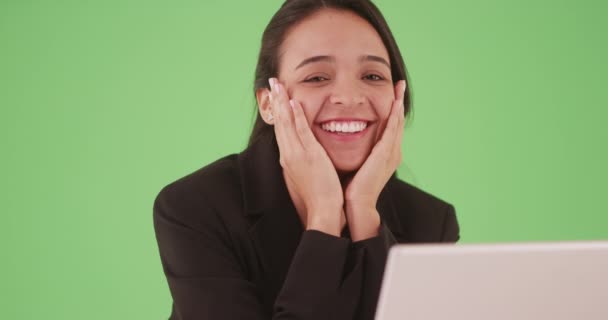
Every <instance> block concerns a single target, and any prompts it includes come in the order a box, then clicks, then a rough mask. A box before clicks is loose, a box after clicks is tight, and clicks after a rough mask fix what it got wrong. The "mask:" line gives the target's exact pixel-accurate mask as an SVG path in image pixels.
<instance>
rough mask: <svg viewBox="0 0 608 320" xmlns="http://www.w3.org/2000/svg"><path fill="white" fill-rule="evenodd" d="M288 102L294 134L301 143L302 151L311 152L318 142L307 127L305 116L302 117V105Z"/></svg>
mask: <svg viewBox="0 0 608 320" xmlns="http://www.w3.org/2000/svg"><path fill="white" fill-rule="evenodd" d="M289 102H290V103H291V106H292V109H293V118H294V122H295V126H296V133H297V134H298V137H299V138H300V141H301V142H302V146H303V147H304V150H311V148H314V147H315V146H316V145H318V144H319V142H318V141H317V139H316V138H315V136H314V134H313V133H312V130H310V126H309V125H308V122H307V121H306V116H305V115H304V110H303V109H302V104H300V103H299V102H298V101H295V100H290V101H289Z"/></svg>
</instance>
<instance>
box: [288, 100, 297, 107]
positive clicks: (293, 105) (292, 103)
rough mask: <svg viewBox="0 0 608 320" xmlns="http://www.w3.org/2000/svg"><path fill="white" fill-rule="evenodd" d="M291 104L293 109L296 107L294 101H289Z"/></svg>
mask: <svg viewBox="0 0 608 320" xmlns="http://www.w3.org/2000/svg"><path fill="white" fill-rule="evenodd" d="M289 104H290V105H291V108H295V107H296V105H295V102H293V100H289Z"/></svg>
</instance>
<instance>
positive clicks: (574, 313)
mask: <svg viewBox="0 0 608 320" xmlns="http://www.w3.org/2000/svg"><path fill="white" fill-rule="evenodd" d="M376 319H382V320H396V319H407V320H418V319H424V320H439V319H441V320H445V319H451V320H453V319H467V320H475V319H483V320H488V319H493V320H501V319H505V320H506V319H509V320H512V319H534V320H539V319H552V320H562V319H563V320H566V319H568V320H571V319H585V320H606V319H608V241H596V242H558V243H528V244H487V245H453V244H447V245H446V244H437V245H434V244H433V245H432V244H427V245H396V246H393V247H392V248H391V251H390V254H389V257H388V260H387V264H386V269H385V273H384V279H383V283H382V289H381V292H380V297H379V301H378V307H377V309H376Z"/></svg>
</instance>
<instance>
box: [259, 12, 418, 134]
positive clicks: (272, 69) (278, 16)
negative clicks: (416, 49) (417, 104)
mask: <svg viewBox="0 0 608 320" xmlns="http://www.w3.org/2000/svg"><path fill="white" fill-rule="evenodd" d="M324 8H333V9H339V10H348V11H352V12H353V13H355V14H357V15H358V16H360V17H362V18H363V19H365V20H366V21H367V22H369V23H370V24H371V25H372V26H373V27H374V29H376V32H378V34H379V35H380V38H381V39H382V42H383V43H384V46H385V47H386V49H387V51H388V55H389V59H390V64H391V76H392V78H393V82H394V83H397V81H399V80H405V81H406V84H407V87H406V89H405V96H404V99H403V104H404V107H405V108H404V110H405V116H407V115H408V114H409V112H410V108H411V106H410V104H411V102H410V99H411V97H410V83H409V81H408V79H407V73H406V70H405V64H404V63H403V58H402V56H401V52H400V51H399V47H398V46H397V43H396V42H395V38H394V37H393V34H392V33H391V30H390V29H389V27H388V24H387V23H386V20H384V17H383V16H382V13H380V11H379V10H378V8H377V7H376V6H375V5H374V4H373V3H372V2H371V1H369V0H287V1H285V3H283V5H282V6H281V8H280V9H279V10H278V11H277V12H276V13H275V14H274V16H273V17H272V19H270V22H269V23H268V26H266V30H264V34H263V35H262V45H261V48H260V55H259V57H258V64H257V67H256V70H255V80H254V95H255V93H256V92H257V91H258V90H259V89H262V88H269V85H268V78H271V77H276V76H277V75H278V74H279V48H280V46H281V44H282V43H283V40H284V38H285V34H286V33H287V31H288V30H289V29H290V28H291V27H292V26H293V25H295V24H296V23H298V22H300V21H301V20H303V19H305V18H307V17H309V16H311V15H312V14H313V13H315V12H317V11H319V10H321V9H324ZM256 114H257V116H256V120H255V123H254V125H253V130H252V132H251V135H250V136H249V145H251V144H252V143H253V142H254V141H256V140H257V139H258V138H260V137H262V136H265V135H268V134H271V135H272V134H274V130H273V129H272V126H270V125H268V124H267V123H266V122H264V120H263V119H262V117H261V116H260V114H259V112H257V108H256Z"/></svg>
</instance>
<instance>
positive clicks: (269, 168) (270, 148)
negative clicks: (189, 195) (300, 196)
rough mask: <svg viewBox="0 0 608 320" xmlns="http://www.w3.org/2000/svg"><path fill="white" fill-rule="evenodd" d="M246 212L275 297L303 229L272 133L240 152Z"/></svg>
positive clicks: (267, 294) (266, 293) (268, 283)
mask: <svg viewBox="0 0 608 320" xmlns="http://www.w3.org/2000/svg"><path fill="white" fill-rule="evenodd" d="M238 162H239V170H240V176H241V184H242V187H243V194H244V204H245V215H246V216H247V217H248V218H250V220H251V228H250V230H249V234H250V235H251V239H252V241H253V243H254V246H255V248H256V250H257V253H258V257H259V258H260V261H261V264H262V268H263V270H264V274H265V279H264V280H263V281H265V283H266V284H267V285H268V286H269V288H271V290H270V291H269V292H264V295H266V296H265V298H268V299H270V298H274V297H275V296H276V295H277V294H278V292H279V290H280V289H281V287H282V284H283V282H284V280H285V277H286V275H287V270H288V269H289V265H290V263H291V260H292V258H293V254H294V253H295V251H296V249H297V246H298V244H299V242H300V238H301V236H302V232H303V226H302V223H301V221H300V218H299V216H298V214H297V211H296V209H295V207H294V206H293V203H292V201H291V197H290V196H289V192H288V191H287V186H286V185H285V180H284V178H283V174H282V169H281V166H280V163H279V150H278V146H277V144H276V140H275V138H274V135H273V136H272V137H264V138H262V139H259V140H258V141H257V142H256V143H254V144H252V145H251V146H250V147H248V148H247V149H246V150H245V151H243V152H242V153H241V154H239V160H238Z"/></svg>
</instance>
